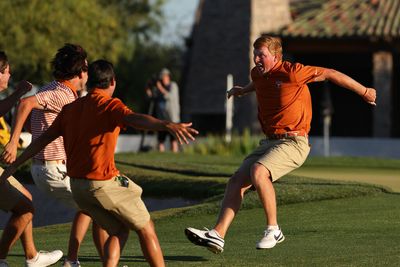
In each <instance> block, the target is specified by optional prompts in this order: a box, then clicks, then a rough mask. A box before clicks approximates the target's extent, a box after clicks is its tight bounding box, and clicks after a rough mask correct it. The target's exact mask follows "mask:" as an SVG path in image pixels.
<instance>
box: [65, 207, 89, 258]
mask: <svg viewBox="0 0 400 267" xmlns="http://www.w3.org/2000/svg"><path fill="white" fill-rule="evenodd" d="M91 220H92V219H91V218H90V216H88V215H86V214H85V213H83V212H81V211H78V212H77V213H76V214H75V217H74V220H73V222H72V226H71V232H70V236H69V243H68V255H67V259H68V260H69V261H77V260H78V252H79V248H80V245H81V244H82V241H83V239H84V238H85V235H86V232H87V230H88V228H89V225H90V222H91Z"/></svg>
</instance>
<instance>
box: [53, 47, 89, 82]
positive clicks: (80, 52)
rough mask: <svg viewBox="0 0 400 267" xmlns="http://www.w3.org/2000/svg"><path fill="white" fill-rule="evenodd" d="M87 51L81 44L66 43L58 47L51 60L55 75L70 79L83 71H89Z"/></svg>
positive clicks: (62, 78)
mask: <svg viewBox="0 0 400 267" xmlns="http://www.w3.org/2000/svg"><path fill="white" fill-rule="evenodd" d="M86 57H87V54H86V51H85V50H84V49H83V48H82V47H81V46H80V45H74V44H65V45H64V46H63V47H61V48H60V49H58V51H57V54H56V56H55V57H54V59H53V61H52V62H51V64H52V67H53V76H54V78H56V79H59V80H70V79H72V78H74V77H75V76H78V75H79V74H80V73H81V72H82V71H83V72H87V71H88V66H87V61H86Z"/></svg>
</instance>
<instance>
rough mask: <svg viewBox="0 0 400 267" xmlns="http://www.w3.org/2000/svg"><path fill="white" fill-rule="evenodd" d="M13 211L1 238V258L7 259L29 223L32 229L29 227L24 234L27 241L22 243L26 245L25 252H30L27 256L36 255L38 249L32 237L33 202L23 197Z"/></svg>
mask: <svg viewBox="0 0 400 267" xmlns="http://www.w3.org/2000/svg"><path fill="white" fill-rule="evenodd" d="M11 212H12V215H11V217H10V219H9V220H8V222H7V225H6V227H5V228H4V231H3V234H2V237H1V240H0V259H5V258H6V257H7V255H8V252H9V251H10V249H11V247H12V246H13V245H14V244H15V242H16V241H17V240H18V239H19V238H20V237H21V235H22V234H23V233H24V231H25V229H26V227H27V226H28V225H30V230H29V229H28V231H27V232H26V234H25V235H24V240H25V242H23V243H22V244H23V246H24V250H25V253H28V254H27V255H26V257H27V258H28V257H29V256H32V257H34V256H36V249H35V246H34V244H33V238H32V224H31V221H32V218H33V213H34V208H33V205H32V202H31V201H30V200H29V199H28V198H21V199H20V201H19V202H18V203H17V205H16V206H15V207H14V208H13V209H12V210H11ZM29 235H30V236H29ZM25 246H26V247H25ZM32 254H33V255H32Z"/></svg>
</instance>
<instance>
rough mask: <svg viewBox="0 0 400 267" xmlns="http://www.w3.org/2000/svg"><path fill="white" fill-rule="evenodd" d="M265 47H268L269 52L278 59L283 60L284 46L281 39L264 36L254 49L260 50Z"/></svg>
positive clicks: (256, 41) (258, 40) (254, 45)
mask: <svg viewBox="0 0 400 267" xmlns="http://www.w3.org/2000/svg"><path fill="white" fill-rule="evenodd" d="M263 46H265V47H268V50H269V52H271V54H272V55H274V56H276V57H278V59H279V60H281V59H282V44H281V41H280V39H279V38H276V37H272V36H268V35H263V36H261V37H258V38H257V40H255V41H254V43H253V48H254V49H260V48H261V47H263Z"/></svg>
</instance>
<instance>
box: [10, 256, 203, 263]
mask: <svg viewBox="0 0 400 267" xmlns="http://www.w3.org/2000/svg"><path fill="white" fill-rule="evenodd" d="M17 256H19V257H22V256H24V255H17ZM164 260H165V261H167V262H168V261H183V262H185V261H187V262H201V261H207V259H204V258H203V257H199V256H174V255H170V256H165V255H164ZM79 261H80V262H81V263H84V262H86V263H89V262H101V261H100V258H99V257H98V256H79ZM120 261H121V262H146V259H145V258H144V257H143V256H121V258H120Z"/></svg>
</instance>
